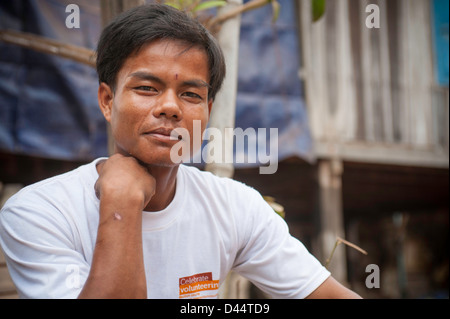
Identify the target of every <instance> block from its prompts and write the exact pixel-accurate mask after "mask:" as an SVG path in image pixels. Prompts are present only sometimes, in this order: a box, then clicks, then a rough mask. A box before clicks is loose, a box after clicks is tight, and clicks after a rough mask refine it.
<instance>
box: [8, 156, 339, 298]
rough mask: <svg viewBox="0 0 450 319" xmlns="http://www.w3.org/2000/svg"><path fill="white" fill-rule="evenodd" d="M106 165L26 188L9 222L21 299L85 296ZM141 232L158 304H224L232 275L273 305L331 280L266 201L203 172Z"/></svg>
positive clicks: (185, 171)
mask: <svg viewBox="0 0 450 319" xmlns="http://www.w3.org/2000/svg"><path fill="white" fill-rule="evenodd" d="M98 160H100V159H97V160H96V161H94V162H92V163H90V164H87V165H84V166H81V167H79V168H77V169H75V170H73V171H71V172H68V173H65V174H62V175H59V176H56V177H52V178H49V179H47V180H44V181H41V182H39V183H36V184H33V185H30V186H28V187H25V188H23V189H22V190H21V191H20V192H18V193H17V194H16V195H14V196H13V197H11V198H10V199H9V200H8V202H7V203H6V204H5V206H4V207H3V209H2V211H1V212H0V244H1V246H2V248H3V251H4V254H5V256H6V261H7V265H8V268H9V272H10V275H11V278H12V280H13V281H14V283H15V285H16V288H17V290H18V293H19V295H20V296H21V297H24V298H76V297H77V296H78V294H79V293H80V291H81V289H82V287H83V285H84V282H85V281H86V279H87V276H88V274H89V269H90V265H91V262H92V257H93V252H94V246H95V241H96V236H97V229H98V222H99V200H98V199H97V198H96V196H95V192H94V183H95V182H96V180H97V178H98V173H97V170H96V163H97V162H98ZM142 231H143V249H144V263H145V270H146V279H147V290H148V297H149V298H217V296H218V288H219V286H220V284H222V283H223V281H224V280H225V278H226V276H227V274H228V272H229V271H230V270H234V271H235V272H237V273H239V274H241V275H242V276H244V277H246V278H247V279H249V280H250V281H251V282H253V283H254V284H255V285H256V286H257V287H259V288H260V289H261V290H263V291H265V292H266V293H268V294H270V295H271V296H273V297H274V298H304V297H306V296H307V295H309V294H310V293H311V292H312V291H314V290H315V289H316V288H317V287H318V286H319V285H320V284H321V283H322V282H323V281H324V280H325V279H326V278H328V276H329V275H330V273H329V272H328V271H327V270H326V269H325V268H324V267H323V266H322V265H321V264H320V263H319V262H318V260H317V259H316V258H314V257H313V256H312V255H311V254H310V253H309V252H308V251H307V249H306V248H305V247H304V245H303V244H302V243H301V242H300V241H298V240H297V239H295V238H294V237H292V236H291V235H289V232H288V227H287V225H286V223H285V221H284V220H283V219H282V218H281V217H279V216H278V215H277V214H276V213H275V212H274V211H273V210H272V209H271V207H270V206H269V205H268V204H267V203H266V202H265V201H264V199H263V198H262V197H261V195H260V194H259V193H258V192H257V191H255V190H254V189H252V188H250V187H248V186H246V185H244V184H243V183H240V182H237V181H234V180H232V179H228V178H219V177H216V176H214V175H213V174H211V173H208V172H203V171H200V170H199V169H197V168H194V167H189V166H185V165H180V168H179V170H178V175H177V185H176V193H175V197H174V199H173V200H172V202H171V203H170V204H169V206H168V207H167V208H165V209H164V210H162V211H159V212H143V225H142ZM117 280H121V279H120V278H117Z"/></svg>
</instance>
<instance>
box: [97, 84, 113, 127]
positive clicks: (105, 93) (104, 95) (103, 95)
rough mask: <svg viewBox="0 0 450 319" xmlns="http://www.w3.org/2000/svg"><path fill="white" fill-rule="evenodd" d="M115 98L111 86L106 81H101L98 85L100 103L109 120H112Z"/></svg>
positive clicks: (104, 114)
mask: <svg viewBox="0 0 450 319" xmlns="http://www.w3.org/2000/svg"><path fill="white" fill-rule="evenodd" d="M113 100H114V92H113V90H112V89H111V87H110V86H109V85H108V84H106V83H105V82H102V83H100V85H99V87H98V105H99V106H100V110H101V111H102V113H103V116H104V117H105V119H106V120H107V121H108V122H111V112H112V105H113Z"/></svg>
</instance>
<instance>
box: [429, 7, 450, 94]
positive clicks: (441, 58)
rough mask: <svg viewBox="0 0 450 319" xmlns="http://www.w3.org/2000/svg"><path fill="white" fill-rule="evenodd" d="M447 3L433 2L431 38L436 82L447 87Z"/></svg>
mask: <svg viewBox="0 0 450 319" xmlns="http://www.w3.org/2000/svg"><path fill="white" fill-rule="evenodd" d="M448 11H449V1H448V0H433V2H432V13H433V36H434V53H435V65H436V68H435V69H436V80H437V83H438V84H439V85H442V86H448V73H449V65H448V64H449V60H448V58H449V56H448V49H449V43H448V22H449V12H448Z"/></svg>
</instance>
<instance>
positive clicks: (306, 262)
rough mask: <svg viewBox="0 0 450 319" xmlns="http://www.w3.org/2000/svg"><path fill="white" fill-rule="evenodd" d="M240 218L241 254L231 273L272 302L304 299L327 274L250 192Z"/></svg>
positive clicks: (279, 218)
mask: <svg viewBox="0 0 450 319" xmlns="http://www.w3.org/2000/svg"><path fill="white" fill-rule="evenodd" d="M251 193H252V194H251V196H247V197H248V198H247V200H246V203H247V205H245V206H246V207H247V209H246V211H245V213H243V212H242V213H241V214H239V215H240V216H239V217H237V219H238V220H239V223H238V224H239V225H240V227H239V234H241V235H240V236H239V242H240V247H241V248H240V250H239V251H238V254H237V258H236V261H235V264H234V271H236V272H237V273H239V274H240V275H242V276H243V277H245V278H247V279H248V280H250V281H251V282H252V283H253V284H254V285H255V286H257V287H258V288H260V289H261V290H262V291H264V292H266V293H268V294H269V295H271V296H272V297H273V298H284V299H287V298H305V297H307V296H308V295H309V294H311V293H312V292H313V291H314V290H315V289H316V288H317V287H318V286H320V285H321V284H322V283H323V282H324V281H325V279H327V278H328V277H329V276H330V273H329V271H328V270H327V269H326V268H325V267H323V266H322V264H321V263H320V262H319V261H318V260H317V259H316V258H315V257H314V256H313V255H312V254H311V253H310V252H309V251H308V250H307V249H306V247H305V246H304V245H303V243H301V242H300V241H299V240H298V239H296V238H294V237H293V236H291V235H290V234H289V230H288V226H287V224H286V222H285V221H284V220H283V219H282V218H281V217H280V216H279V215H278V214H276V213H275V212H274V211H273V209H272V208H271V207H270V206H269V205H268V204H267V203H266V202H265V200H264V199H263V198H262V196H260V195H259V193H257V192H256V191H254V190H252V192H251Z"/></svg>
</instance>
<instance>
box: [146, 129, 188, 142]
mask: <svg viewBox="0 0 450 319" xmlns="http://www.w3.org/2000/svg"><path fill="white" fill-rule="evenodd" d="M174 130H175V129H174V128H167V127H160V128H157V129H154V130H151V131H149V132H146V133H145V134H146V135H150V136H152V137H155V138H157V139H161V140H170V141H174V140H177V139H175V138H174V137H172V134H173V133H172V132H173V131H174ZM174 133H175V132H174ZM176 135H178V140H180V139H181V135H179V134H173V136H176Z"/></svg>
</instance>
